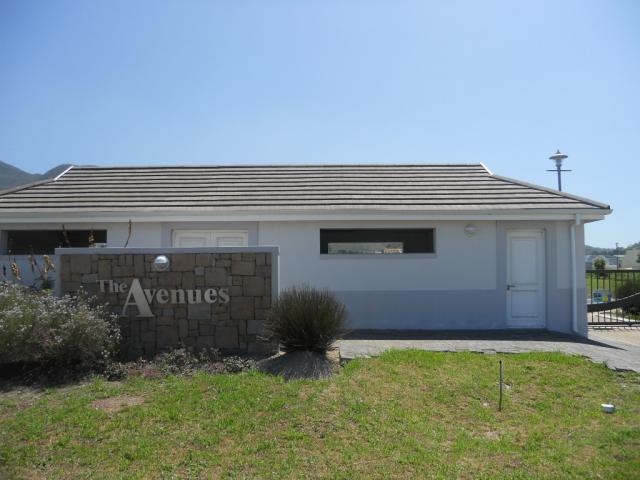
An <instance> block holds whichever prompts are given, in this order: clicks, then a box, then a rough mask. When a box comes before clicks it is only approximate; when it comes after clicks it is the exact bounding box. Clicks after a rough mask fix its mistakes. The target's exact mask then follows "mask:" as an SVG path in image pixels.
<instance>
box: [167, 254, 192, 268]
mask: <svg viewBox="0 0 640 480" xmlns="http://www.w3.org/2000/svg"><path fill="white" fill-rule="evenodd" d="M195 266H196V258H195V255H193V254H190V253H176V254H173V255H172V256H171V266H170V268H171V270H172V271H174V272H191V271H193V269H194V268H195Z"/></svg>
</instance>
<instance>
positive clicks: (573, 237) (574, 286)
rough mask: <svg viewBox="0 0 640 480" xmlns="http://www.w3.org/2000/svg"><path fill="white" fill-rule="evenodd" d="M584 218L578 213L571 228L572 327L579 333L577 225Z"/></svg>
mask: <svg viewBox="0 0 640 480" xmlns="http://www.w3.org/2000/svg"><path fill="white" fill-rule="evenodd" d="M581 223H582V219H581V217H580V214H579V213H576V217H575V221H574V222H573V223H572V224H571V227H570V228H569V233H570V240H569V242H570V245H569V246H570V250H571V253H570V255H571V327H572V330H573V332H574V333H578V259H577V258H576V254H577V250H578V249H577V248H576V227H578V226H580V225H581Z"/></svg>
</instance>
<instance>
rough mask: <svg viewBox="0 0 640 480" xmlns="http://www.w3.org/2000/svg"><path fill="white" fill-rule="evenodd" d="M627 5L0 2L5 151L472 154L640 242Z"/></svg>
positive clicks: (177, 159)
mask: <svg viewBox="0 0 640 480" xmlns="http://www.w3.org/2000/svg"><path fill="white" fill-rule="evenodd" d="M638 25H640V2H638V1H634V0H626V1H625V0H615V1H585V0H581V1H569V0H567V1H557V0H556V1H535V2H513V1H504V2H494V1H484V2H471V1H469V2H461V1H448V2H426V1H415V2H411V1H391V0H389V1H387V2H377V1H373V0H370V1H362V2H357V1H346V0H341V1H330V0H322V1H304V2H301V1H294V0H292V1H287V2H285V1H269V2H267V1H264V0H260V1H231V0H228V1H213V0H211V1H207V2H204V1H203V2H200V1H195V0H193V1H187V2H178V1H171V2H170V1H158V0H154V1H152V0H149V1H135V0H128V1H117V0H110V1H99V0H98V1H91V2H82V1H75V2H67V1H56V2H49V1H29V0H0V160H2V161H5V162H8V163H12V164H14V165H16V166H18V167H20V168H23V169H25V170H27V171H31V172H42V171H45V170H47V169H49V168H51V167H53V166H55V165H57V164H60V163H76V164H93V165H122V164H216V163H224V164H239V163H319V162H320V163H334V162H354V163H365V162H391V163H393V162H484V163H486V164H487V165H488V166H489V167H490V168H491V169H492V170H493V171H494V172H496V173H499V174H502V175H507V176H513V177H516V178H519V179H522V180H526V181H530V182H534V183H538V184H541V185H546V186H551V187H553V186H555V177H554V175H553V174H552V173H548V172H546V171H545V170H546V169H548V168H551V167H552V162H551V161H550V160H547V157H548V156H549V155H550V154H551V153H553V152H554V151H555V149H556V148H560V149H562V150H563V151H566V153H568V154H569V155H570V157H569V159H568V161H567V163H566V168H571V169H573V172H571V173H568V174H566V175H565V177H564V186H565V190H566V191H569V192H572V193H575V194H579V195H583V196H588V197H591V198H594V199H597V200H600V201H604V202H607V203H610V204H611V205H612V207H613V208H614V213H613V214H612V215H611V216H609V217H608V218H607V220H605V221H604V222H598V223H596V224H592V225H589V226H588V227H587V242H588V243H590V244H594V245H599V246H613V245H614V244H615V242H620V244H621V245H626V244H629V243H632V242H636V241H639V240H640V221H639V220H638V219H639V217H640V208H639V207H638V205H639V202H638V198H639V197H638V187H639V186H640V167H639V166H638V162H639V161H640V28H638Z"/></svg>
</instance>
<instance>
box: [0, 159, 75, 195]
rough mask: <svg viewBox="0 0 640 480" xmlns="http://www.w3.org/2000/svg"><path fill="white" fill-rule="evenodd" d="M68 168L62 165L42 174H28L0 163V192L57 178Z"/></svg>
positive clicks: (66, 165)
mask: <svg viewBox="0 0 640 480" xmlns="http://www.w3.org/2000/svg"><path fill="white" fill-rule="evenodd" d="M69 167H70V165H68V164H64V165H58V166H57V167H54V168H52V169H51V170H47V171H46V172H45V173H42V174H40V173H28V172H25V171H24V170H20V169H19V168H18V167H14V166H13V165H9V164H8V163H5V162H2V161H0V190H4V189H5V188H10V187H16V186H18V185H24V184H26V183H31V182H37V181H38V180H44V179H45V178H53V177H57V176H58V175H60V174H61V173H62V172H64V171H65V170H66V169H67V168H69Z"/></svg>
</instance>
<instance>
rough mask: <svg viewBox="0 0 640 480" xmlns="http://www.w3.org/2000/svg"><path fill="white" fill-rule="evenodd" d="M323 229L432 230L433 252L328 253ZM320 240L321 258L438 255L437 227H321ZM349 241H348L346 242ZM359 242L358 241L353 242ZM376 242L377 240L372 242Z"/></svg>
mask: <svg viewBox="0 0 640 480" xmlns="http://www.w3.org/2000/svg"><path fill="white" fill-rule="evenodd" d="M323 230H325V231H326V230H333V231H335V230H348V231H353V230H366V231H371V230H380V231H384V230H395V231H398V230H430V231H431V244H432V251H431V252H408V253H407V252H403V253H387V254H385V253H328V244H329V242H327V253H323V238H322V232H323ZM317 238H318V241H319V252H320V253H319V257H320V258H321V259H336V258H344V259H371V258H384V259H394V258H395V259H414V260H415V259H420V258H435V257H437V231H436V228H435V227H391V228H390V227H355V228H353V227H340V228H331V227H327V228H319V229H318V236H317ZM345 243H347V242H345ZM353 243H357V242H353ZM371 243H376V242H371Z"/></svg>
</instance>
